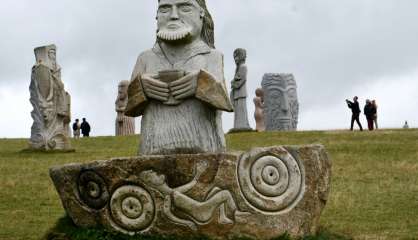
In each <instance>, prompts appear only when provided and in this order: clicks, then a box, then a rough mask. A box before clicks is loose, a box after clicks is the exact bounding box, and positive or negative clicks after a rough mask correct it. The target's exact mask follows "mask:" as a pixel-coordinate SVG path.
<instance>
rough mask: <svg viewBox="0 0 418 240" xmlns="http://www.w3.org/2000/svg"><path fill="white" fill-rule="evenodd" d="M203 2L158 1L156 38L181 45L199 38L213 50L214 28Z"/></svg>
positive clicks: (200, 0) (198, 0) (196, 0)
mask: <svg viewBox="0 0 418 240" xmlns="http://www.w3.org/2000/svg"><path fill="white" fill-rule="evenodd" d="M213 25H214V24H213V20H212V17H211V15H210V13H209V11H208V10H207V7H206V2H205V0H159V1H158V11H157V27H158V28H157V38H158V40H159V41H164V42H170V43H173V44H182V43H187V42H190V41H193V40H195V39H198V38H201V39H202V40H203V41H204V42H206V43H207V44H208V45H209V46H210V47H212V48H214V36H213V35H214V34H213V32H214V26H213Z"/></svg>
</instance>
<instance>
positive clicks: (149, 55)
mask: <svg viewBox="0 0 418 240" xmlns="http://www.w3.org/2000/svg"><path fill="white" fill-rule="evenodd" d="M153 59H155V53H154V52H153V51H152V49H149V50H146V51H144V52H142V53H140V54H139V56H138V58H137V60H136V64H135V68H134V71H133V73H132V76H131V80H134V78H136V77H137V76H138V74H143V73H145V72H146V68H147V64H148V63H149V62H151V61H152V60H153Z"/></svg>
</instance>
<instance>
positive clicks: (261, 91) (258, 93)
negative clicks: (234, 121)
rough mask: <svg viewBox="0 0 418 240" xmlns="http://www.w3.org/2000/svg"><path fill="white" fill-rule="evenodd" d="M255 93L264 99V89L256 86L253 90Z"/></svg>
mask: <svg viewBox="0 0 418 240" xmlns="http://www.w3.org/2000/svg"><path fill="white" fill-rule="evenodd" d="M255 95H256V96H257V97H259V98H261V100H264V91H263V89H262V88H257V89H256V90H255Z"/></svg>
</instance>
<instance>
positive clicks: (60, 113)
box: [29, 45, 71, 151]
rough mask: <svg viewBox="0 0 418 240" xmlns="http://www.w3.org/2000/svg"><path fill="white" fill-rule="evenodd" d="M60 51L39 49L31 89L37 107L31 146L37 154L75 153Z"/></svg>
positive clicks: (34, 106) (53, 48)
mask: <svg viewBox="0 0 418 240" xmlns="http://www.w3.org/2000/svg"><path fill="white" fill-rule="evenodd" d="M56 51H57V48H56V46H55V45H49V46H43V47H38V48H35V57H36V64H35V65H34V66H33V67H32V76H31V83H30V86H29V91H30V102H31V104H32V106H33V111H32V112H31V115H32V118H33V124H32V129H31V138H30V140H29V145H30V149H33V150H43V151H50V150H71V145H70V141H69V137H70V126H69V124H70V121H71V110H70V109H71V98H70V94H69V93H68V92H66V91H65V89H64V83H63V82H62V80H61V67H60V66H59V65H58V63H57V60H56Z"/></svg>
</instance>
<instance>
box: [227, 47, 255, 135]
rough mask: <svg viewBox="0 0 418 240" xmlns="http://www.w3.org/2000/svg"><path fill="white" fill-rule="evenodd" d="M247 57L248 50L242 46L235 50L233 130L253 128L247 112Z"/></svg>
mask: <svg viewBox="0 0 418 240" xmlns="http://www.w3.org/2000/svg"><path fill="white" fill-rule="evenodd" d="M246 59H247V51H246V50H245V49H242V48H238V49H236V50H235V51H234V60H235V64H236V65H237V66H236V70H235V76H234V79H233V80H232V81H231V89H232V91H231V101H232V103H233V105H234V113H235V116H234V117H235V118H234V129H233V130H232V131H234V130H235V131H239V130H252V129H251V127H250V124H249V123H248V113H247V72H248V69H247V65H245V61H246Z"/></svg>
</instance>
